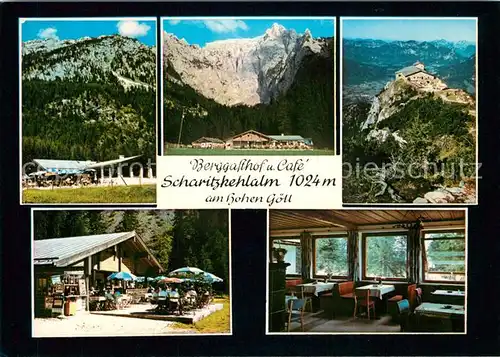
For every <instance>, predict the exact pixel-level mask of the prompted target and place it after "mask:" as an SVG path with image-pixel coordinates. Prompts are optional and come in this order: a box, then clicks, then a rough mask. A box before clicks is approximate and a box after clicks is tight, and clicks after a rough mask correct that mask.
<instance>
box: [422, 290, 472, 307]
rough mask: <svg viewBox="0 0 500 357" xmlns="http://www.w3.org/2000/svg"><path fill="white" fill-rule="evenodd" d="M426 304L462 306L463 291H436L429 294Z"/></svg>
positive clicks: (463, 300)
mask: <svg viewBox="0 0 500 357" xmlns="http://www.w3.org/2000/svg"><path fill="white" fill-rule="evenodd" d="M428 302H433V303H437V304H451V305H464V304H465V291H461V290H444V289H437V290H434V291H433V292H431V295H430V297H429V301H428Z"/></svg>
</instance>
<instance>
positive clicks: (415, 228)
mask: <svg viewBox="0 0 500 357" xmlns="http://www.w3.org/2000/svg"><path fill="white" fill-rule="evenodd" d="M421 228H422V227H421V223H420V221H417V222H415V223H414V224H412V225H411V226H410V227H409V230H408V251H407V263H406V274H407V276H408V282H409V283H412V284H418V283H419V282H420V264H419V259H420V252H421V244H422V241H421V239H420V229H421Z"/></svg>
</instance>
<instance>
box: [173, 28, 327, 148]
mask: <svg viewBox="0 0 500 357" xmlns="http://www.w3.org/2000/svg"><path fill="white" fill-rule="evenodd" d="M332 34H333V29H332ZM163 36H164V37H163V41H164V42H163V44H164V45H163V58H164V71H163V74H164V86H163V91H164V110H165V111H164V118H165V119H164V120H165V130H164V135H165V142H166V143H167V145H168V143H175V144H177V143H180V144H184V145H189V144H191V142H193V141H194V140H196V139H198V138H200V137H203V136H206V137H216V138H222V139H224V138H227V137H230V136H232V135H234V134H237V133H241V132H244V131H246V130H250V129H253V130H257V131H259V132H263V133H266V134H278V135H279V134H285V135H287V134H297V135H301V136H303V137H310V138H312V140H313V142H314V145H315V147H319V148H328V149H333V145H334V39H333V37H330V38H315V37H313V34H311V32H310V31H309V30H306V31H305V32H304V33H303V34H299V33H297V32H295V31H294V30H293V29H288V30H287V29H286V28H285V27H283V26H282V25H279V24H274V25H273V26H272V27H271V28H269V29H267V30H266V31H265V33H264V34H262V35H261V36H258V37H255V38H239V39H229V40H222V41H215V42H211V43H207V44H206V45H205V46H204V47H200V46H197V45H190V44H188V43H187V42H186V41H185V40H183V39H179V38H177V37H176V36H175V35H173V34H171V33H167V32H165V33H164V35H163ZM181 124H182V125H181Z"/></svg>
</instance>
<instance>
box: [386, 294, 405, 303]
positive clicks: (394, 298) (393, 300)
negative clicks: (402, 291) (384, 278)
mask: <svg viewBox="0 0 500 357" xmlns="http://www.w3.org/2000/svg"><path fill="white" fill-rule="evenodd" d="M401 300H403V295H396V296H393V297H391V298H390V299H387V301H391V302H395V301H401Z"/></svg>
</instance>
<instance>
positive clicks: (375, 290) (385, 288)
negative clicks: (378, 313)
mask: <svg viewBox="0 0 500 357" xmlns="http://www.w3.org/2000/svg"><path fill="white" fill-rule="evenodd" d="M368 289H370V296H373V297H375V298H379V299H382V298H383V297H384V295H385V294H387V293H390V292H391V291H394V290H396V289H395V288H394V285H386V284H382V285H378V284H370V285H365V286H362V287H359V288H356V290H368Z"/></svg>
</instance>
